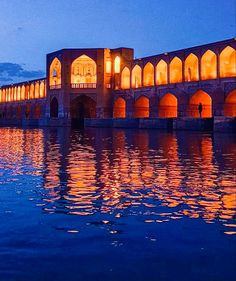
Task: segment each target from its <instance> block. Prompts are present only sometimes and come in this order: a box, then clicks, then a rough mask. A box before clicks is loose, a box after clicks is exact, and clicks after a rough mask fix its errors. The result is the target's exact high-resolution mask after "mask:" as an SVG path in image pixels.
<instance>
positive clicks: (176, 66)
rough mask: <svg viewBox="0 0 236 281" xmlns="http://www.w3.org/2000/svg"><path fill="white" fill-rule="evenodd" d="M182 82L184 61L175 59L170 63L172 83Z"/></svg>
mask: <svg viewBox="0 0 236 281" xmlns="http://www.w3.org/2000/svg"><path fill="white" fill-rule="evenodd" d="M180 82H182V61H181V59H180V58H178V57H174V58H173V59H172V61H171V63H170V83H180Z"/></svg>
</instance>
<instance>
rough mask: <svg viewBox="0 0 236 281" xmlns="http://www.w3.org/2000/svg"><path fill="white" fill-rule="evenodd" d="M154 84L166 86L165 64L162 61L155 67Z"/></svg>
mask: <svg viewBox="0 0 236 281" xmlns="http://www.w3.org/2000/svg"><path fill="white" fill-rule="evenodd" d="M156 84H157V85H164V84H167V63H166V62H165V61H164V60H160V61H159V62H158V64H157V66H156Z"/></svg>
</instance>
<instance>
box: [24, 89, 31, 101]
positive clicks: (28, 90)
mask: <svg viewBox="0 0 236 281" xmlns="http://www.w3.org/2000/svg"><path fill="white" fill-rule="evenodd" d="M29 93H30V86H29V85H26V87H25V99H27V100H28V99H29V98H30V94H29Z"/></svg>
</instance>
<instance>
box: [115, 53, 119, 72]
mask: <svg viewBox="0 0 236 281" xmlns="http://www.w3.org/2000/svg"><path fill="white" fill-rule="evenodd" d="M114 72H115V73H120V57H119V56H116V57H115V59H114Z"/></svg>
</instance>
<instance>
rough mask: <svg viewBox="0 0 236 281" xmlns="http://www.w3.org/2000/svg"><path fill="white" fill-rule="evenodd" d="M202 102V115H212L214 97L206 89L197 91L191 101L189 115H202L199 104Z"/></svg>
mask: <svg viewBox="0 0 236 281" xmlns="http://www.w3.org/2000/svg"><path fill="white" fill-rule="evenodd" d="M200 103H201V104H202V114H201V115H202V117H212V99H211V97H210V96H209V95H208V94H207V93H206V92H204V91H202V90H199V91H197V92H196V93H195V94H194V95H193V96H192V97H191V98H190V101H189V116H190V117H196V118H197V117H200V114H199V111H198V106H199V104H200Z"/></svg>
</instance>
